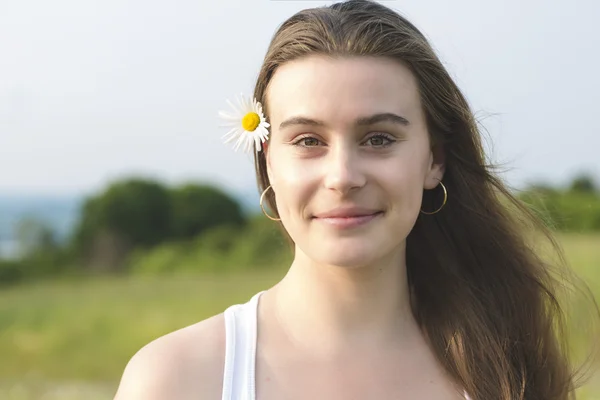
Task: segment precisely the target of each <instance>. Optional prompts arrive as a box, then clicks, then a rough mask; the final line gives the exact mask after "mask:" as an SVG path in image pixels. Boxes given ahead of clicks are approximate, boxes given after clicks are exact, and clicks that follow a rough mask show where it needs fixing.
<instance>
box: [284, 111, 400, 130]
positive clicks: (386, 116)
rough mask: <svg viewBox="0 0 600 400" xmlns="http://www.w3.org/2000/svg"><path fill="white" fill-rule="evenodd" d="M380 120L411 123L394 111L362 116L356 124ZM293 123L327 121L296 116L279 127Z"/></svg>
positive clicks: (322, 124) (304, 123)
mask: <svg viewBox="0 0 600 400" xmlns="http://www.w3.org/2000/svg"><path fill="white" fill-rule="evenodd" d="M378 122H392V123H394V124H399V125H402V126H406V125H408V124H409V122H408V120H407V119H406V118H404V117H402V116H400V115H398V114H394V113H379V114H374V115H371V116H369V117H361V118H358V119H357V120H356V121H354V125H356V126H369V125H374V124H376V123H378ZM292 125H310V126H321V127H323V126H325V122H323V121H321V120H317V119H312V118H307V117H302V116H296V117H291V118H288V119H286V120H285V121H283V122H282V123H281V124H280V125H279V129H283V128H287V127H289V126H292Z"/></svg>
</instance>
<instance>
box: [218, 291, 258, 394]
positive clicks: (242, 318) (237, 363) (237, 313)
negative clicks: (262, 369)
mask: <svg viewBox="0 0 600 400" xmlns="http://www.w3.org/2000/svg"><path fill="white" fill-rule="evenodd" d="M262 293H263V292H259V293H257V294H255V295H254V296H253V297H252V298H251V299H250V300H249V301H248V302H247V303H244V304H236V305H233V306H230V307H229V308H227V309H226V310H225V312H224V317H225V368H224V371H223V396H222V400H255V398H256V396H255V392H256V391H255V373H254V371H255V367H256V338H257V308H258V299H259V297H260V295H261V294H262Z"/></svg>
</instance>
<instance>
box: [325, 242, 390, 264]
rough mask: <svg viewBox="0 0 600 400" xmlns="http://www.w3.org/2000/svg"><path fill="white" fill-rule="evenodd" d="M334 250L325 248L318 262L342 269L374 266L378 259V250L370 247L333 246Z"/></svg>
mask: <svg viewBox="0 0 600 400" xmlns="http://www.w3.org/2000/svg"><path fill="white" fill-rule="evenodd" d="M332 247H334V248H328V247H327V246H324V247H323V248H322V250H321V254H319V256H318V257H316V261H317V262H319V263H322V264H327V265H335V266H338V267H341V268H361V267H365V266H368V265H369V264H372V263H373V262H374V261H375V260H376V259H377V258H379V257H377V255H378V252H377V250H376V249H372V248H369V247H370V246H364V244H363V245H362V246H361V245H358V246H357V245H354V246H347V245H337V246H336V245H333V246H332Z"/></svg>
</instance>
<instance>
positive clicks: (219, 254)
mask: <svg viewBox="0 0 600 400" xmlns="http://www.w3.org/2000/svg"><path fill="white" fill-rule="evenodd" d="M265 220H266V218H264V217H263V216H257V217H254V218H251V219H250V221H249V222H248V224H247V225H246V226H245V227H244V228H240V227H239V226H237V225H222V226H218V227H216V228H213V229H210V230H208V231H207V232H205V233H203V234H201V235H199V236H197V237H196V238H194V239H193V240H190V241H185V242H181V241H180V242H173V243H167V244H163V245H159V246H157V247H155V248H153V249H150V250H139V251H137V252H136V253H135V254H134V255H133V256H132V257H131V258H130V262H129V269H130V271H131V272H132V273H134V274H156V273H174V272H184V271H193V272H232V271H239V270H247V269H256V268H274V267H278V266H282V265H288V264H289V262H290V261H291V258H290V256H291V253H290V251H289V246H288V245H287V243H285V240H284V237H283V235H281V233H280V232H279V230H278V229H277V228H276V226H275V224H274V223H273V222H271V221H269V220H266V222H265Z"/></svg>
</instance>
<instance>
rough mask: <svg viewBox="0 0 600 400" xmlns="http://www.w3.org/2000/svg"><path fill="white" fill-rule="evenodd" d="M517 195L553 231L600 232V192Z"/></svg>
mask: <svg viewBox="0 0 600 400" xmlns="http://www.w3.org/2000/svg"><path fill="white" fill-rule="evenodd" d="M520 198H521V200H523V201H524V202H525V203H527V205H528V206H529V207H530V208H531V209H532V210H533V211H534V212H536V213H537V214H538V215H539V216H540V217H541V218H542V219H543V220H544V221H545V222H546V223H547V224H548V225H549V226H550V227H552V228H553V229H555V230H559V231H565V232H591V231H600V195H598V194H596V193H593V192H585V191H568V192H558V191H537V190H529V191H526V192H524V193H522V194H521V195H520Z"/></svg>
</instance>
